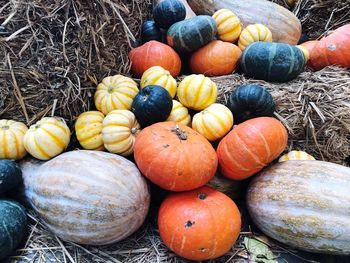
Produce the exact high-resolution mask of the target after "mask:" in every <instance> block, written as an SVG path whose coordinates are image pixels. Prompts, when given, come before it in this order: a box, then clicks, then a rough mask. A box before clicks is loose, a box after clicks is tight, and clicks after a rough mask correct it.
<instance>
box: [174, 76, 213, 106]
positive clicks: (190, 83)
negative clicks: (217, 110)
mask: <svg viewBox="0 0 350 263" xmlns="http://www.w3.org/2000/svg"><path fill="white" fill-rule="evenodd" d="M177 97H178V99H179V101H180V102H181V104H183V105H184V106H185V107H187V108H190V109H193V110H203V109H205V108H207V107H209V105H211V104H213V103H214V102H215V101H216V98H217V86H216V84H215V83H214V82H213V81H212V80H211V79H210V78H208V77H205V76H204V75H202V74H199V75H196V74H192V75H189V76H186V77H185V78H184V79H183V80H182V81H181V82H180V84H179V86H178V88H177Z"/></svg>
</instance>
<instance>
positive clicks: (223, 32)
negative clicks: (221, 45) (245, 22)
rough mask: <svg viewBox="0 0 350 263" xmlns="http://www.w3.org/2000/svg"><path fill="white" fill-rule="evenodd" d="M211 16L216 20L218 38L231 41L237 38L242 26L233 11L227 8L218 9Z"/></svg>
mask: <svg viewBox="0 0 350 263" xmlns="http://www.w3.org/2000/svg"><path fill="white" fill-rule="evenodd" d="M212 17H213V18H214V20H215V21H216V25H217V28H218V37H219V39H221V40H223V41H227V42H232V43H234V42H236V41H237V40H238V38H239V36H240V34H241V31H242V26H241V21H240V20H239V18H238V16H236V15H235V13H233V12H232V11H231V10H229V9H219V10H218V11H216V12H215V13H214V14H213V16H212Z"/></svg>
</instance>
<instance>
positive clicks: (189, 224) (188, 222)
mask: <svg viewBox="0 0 350 263" xmlns="http://www.w3.org/2000/svg"><path fill="white" fill-rule="evenodd" d="M194 224H195V222H194V221H190V220H188V221H187V222H186V224H185V228H189V227H191V226H193V225H194Z"/></svg>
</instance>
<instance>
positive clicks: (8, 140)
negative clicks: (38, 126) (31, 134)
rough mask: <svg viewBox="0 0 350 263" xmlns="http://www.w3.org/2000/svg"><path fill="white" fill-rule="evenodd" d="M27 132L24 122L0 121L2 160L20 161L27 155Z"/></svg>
mask: <svg viewBox="0 0 350 263" xmlns="http://www.w3.org/2000/svg"><path fill="white" fill-rule="evenodd" d="M27 130H28V128H27V126H26V125H25V124H24V123H22V122H18V121H13V120H0V141H1V144H0V159H14V160H20V159H22V158H23V157H24V156H25V155H26V154H27V152H26V149H25V148H24V145H23V137H24V134H25V133H26V131H27Z"/></svg>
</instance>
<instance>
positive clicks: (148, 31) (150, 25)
mask: <svg viewBox="0 0 350 263" xmlns="http://www.w3.org/2000/svg"><path fill="white" fill-rule="evenodd" d="M141 40H142V44H144V43H146V42H148V41H151V40H156V41H159V42H161V41H162V33H161V31H160V29H159V28H158V27H157V25H156V23H155V22H154V21H153V20H147V21H145V22H144V23H143V24H142V27H141Z"/></svg>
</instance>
